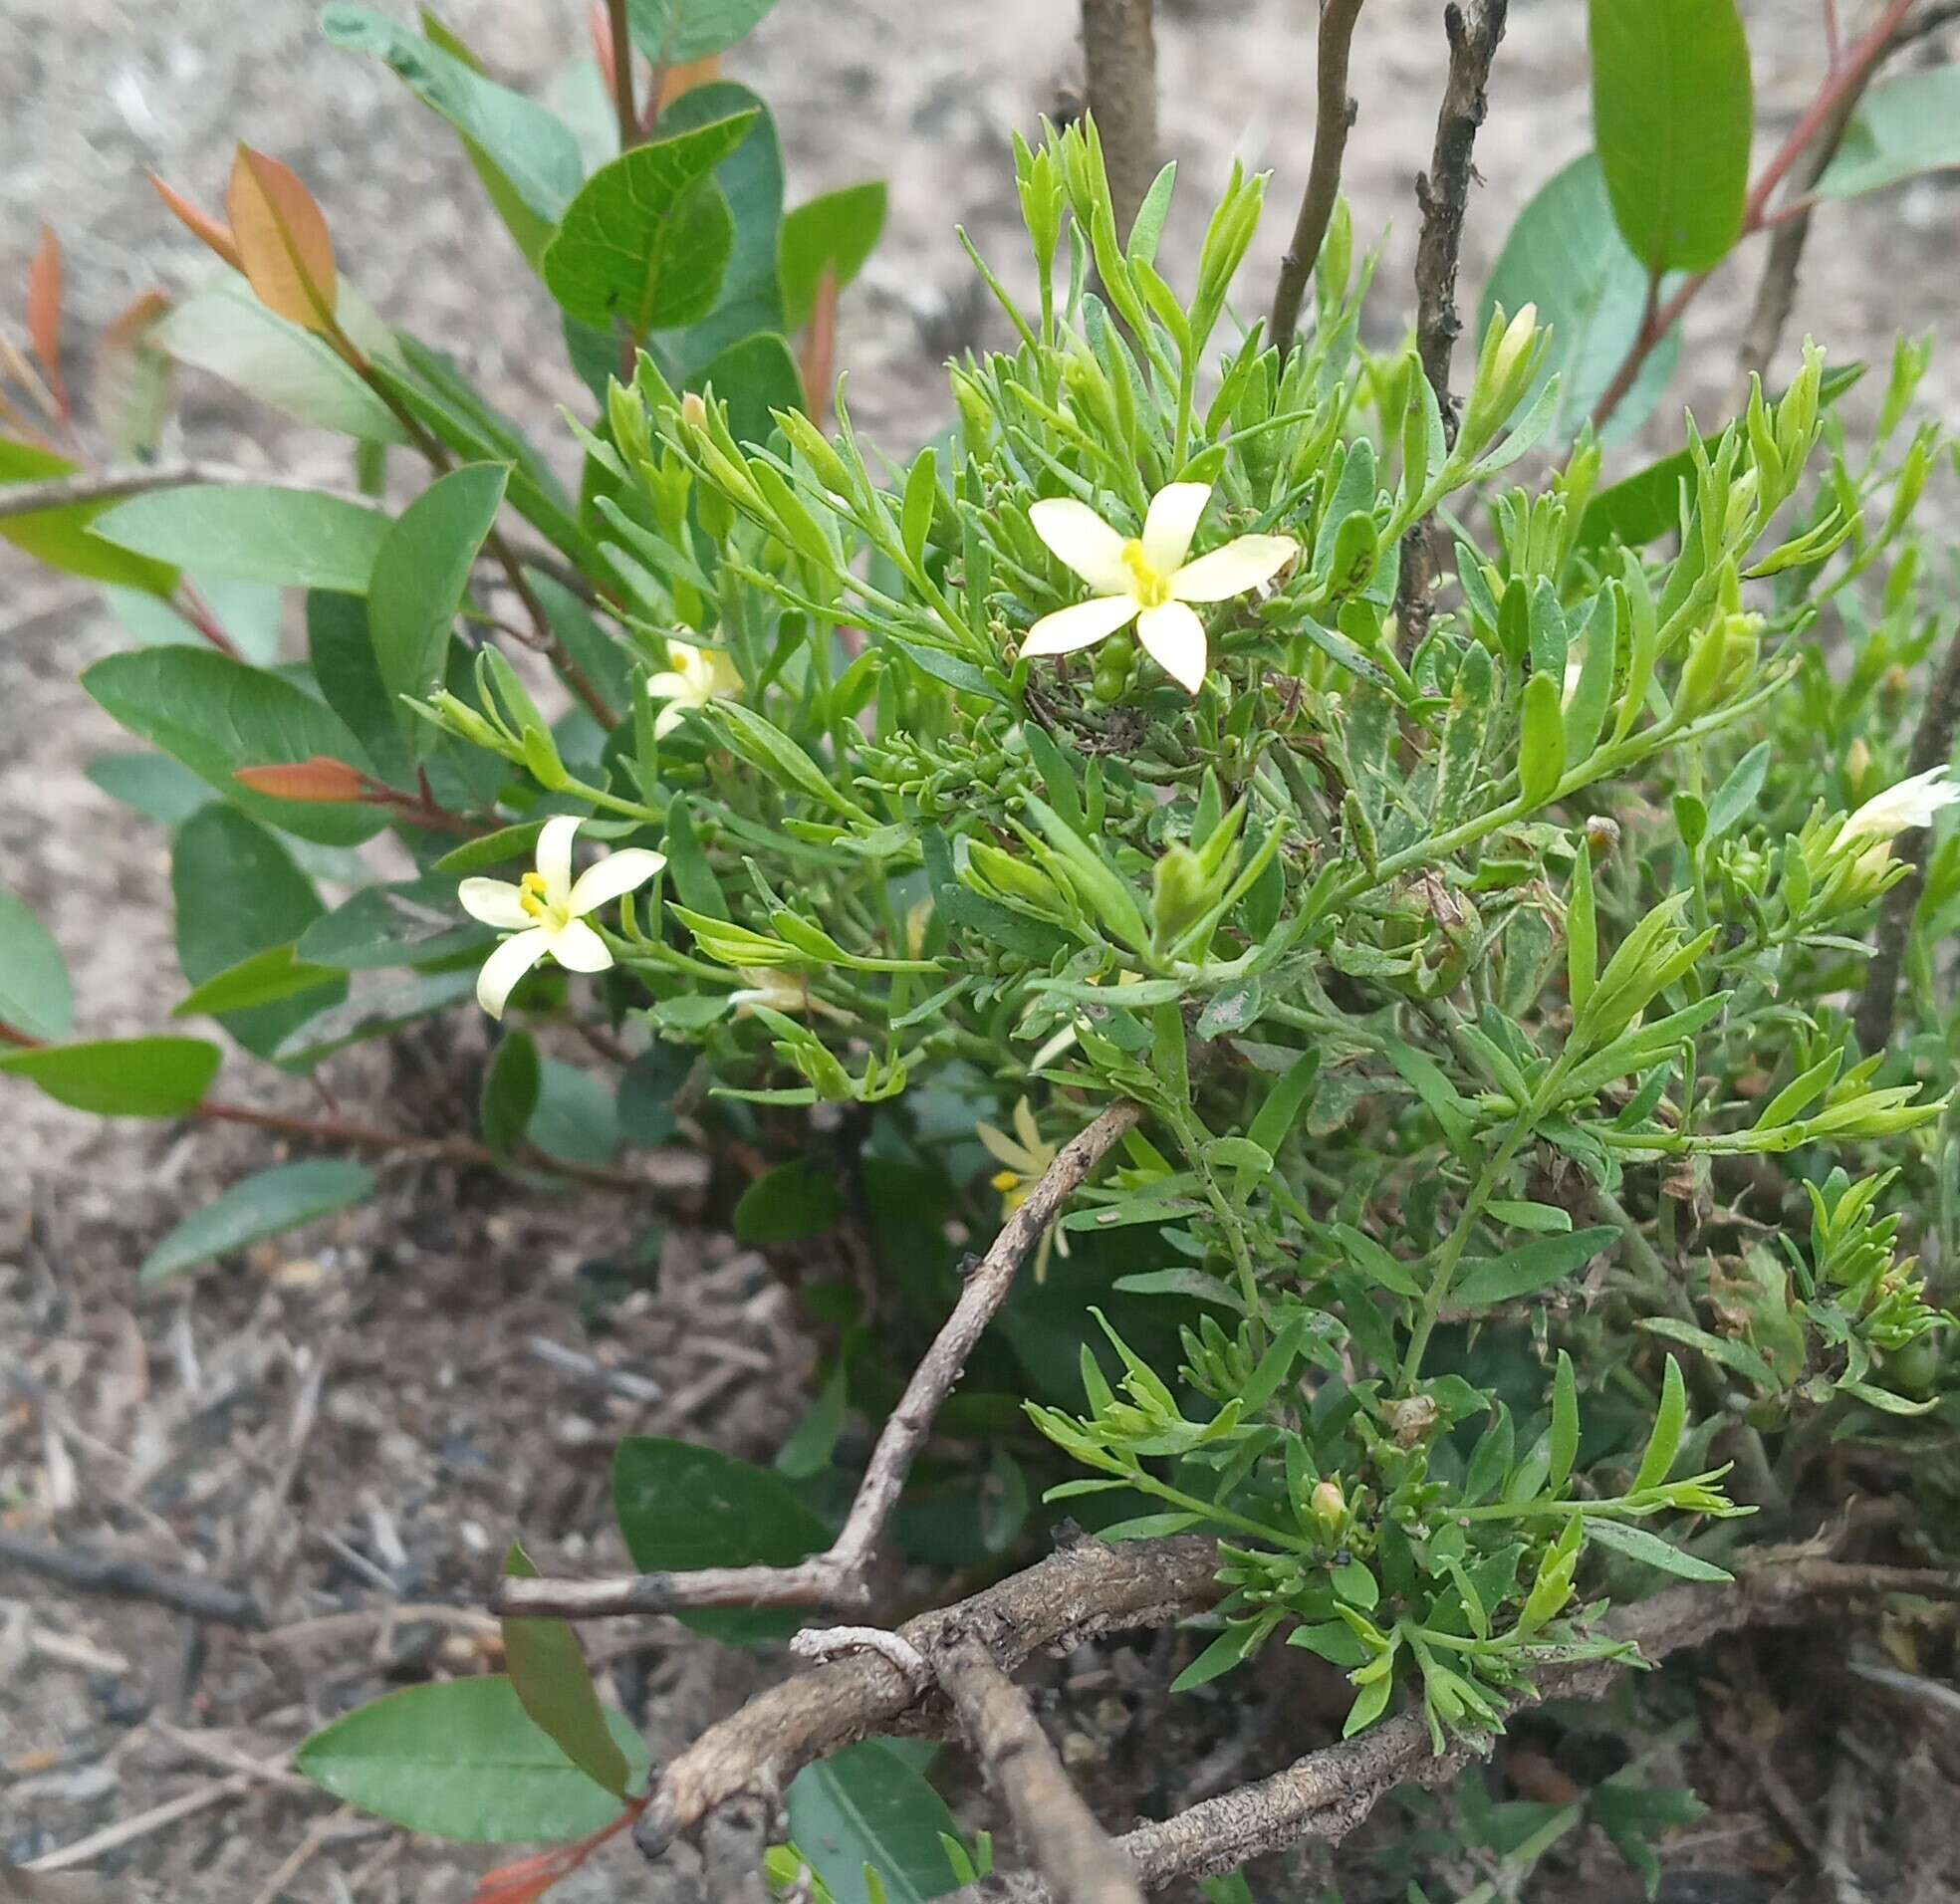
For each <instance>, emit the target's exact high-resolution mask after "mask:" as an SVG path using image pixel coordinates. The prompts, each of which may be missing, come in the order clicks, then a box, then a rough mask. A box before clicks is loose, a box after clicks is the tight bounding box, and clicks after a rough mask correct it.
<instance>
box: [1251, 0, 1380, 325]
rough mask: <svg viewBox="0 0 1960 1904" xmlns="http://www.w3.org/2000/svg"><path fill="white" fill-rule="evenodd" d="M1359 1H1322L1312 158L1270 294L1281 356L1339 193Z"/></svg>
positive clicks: (1297, 317)
mask: <svg viewBox="0 0 1960 1904" xmlns="http://www.w3.org/2000/svg"><path fill="white" fill-rule="evenodd" d="M1360 11H1361V0H1321V34H1320V56H1319V57H1320V70H1319V72H1318V74H1317V76H1316V78H1317V83H1318V98H1319V105H1318V107H1317V109H1316V115H1317V116H1316V118H1315V120H1314V158H1313V162H1312V164H1310V165H1309V167H1308V169H1307V189H1306V191H1305V193H1303V194H1302V196H1301V200H1300V216H1299V218H1297V219H1296V220H1295V221H1294V227H1293V242H1292V243H1291V244H1290V245H1289V246H1288V247H1287V253H1286V256H1285V257H1284V258H1283V259H1281V261H1280V282H1279V285H1278V288H1277V289H1276V290H1275V291H1274V293H1273V323H1272V327H1271V329H1272V337H1271V340H1270V341H1271V343H1272V344H1273V346H1274V347H1275V348H1276V349H1277V350H1278V352H1279V354H1280V356H1281V357H1282V358H1284V357H1286V354H1287V353H1288V352H1289V351H1291V350H1292V349H1293V336H1294V333H1295V332H1296V331H1297V330H1298V329H1299V328H1300V306H1301V301H1302V300H1303V299H1304V298H1305V297H1306V295H1307V280H1308V278H1309V277H1310V276H1311V275H1312V273H1313V270H1314V267H1315V265H1316V264H1318V263H1319V262H1320V256H1321V241H1322V240H1323V239H1325V238H1326V237H1327V228H1328V220H1329V219H1330V218H1332V217H1333V216H1334V206H1335V200H1336V199H1337V198H1339V197H1340V195H1341V159H1342V154H1343V153H1344V152H1346V151H1347V149H1348V127H1349V126H1351V125H1352V124H1353V122H1354V114H1355V112H1356V110H1357V109H1356V107H1355V103H1354V101H1353V100H1352V99H1351V98H1350V97H1349V95H1348V49H1349V47H1350V45H1351V44H1352V42H1353V38H1354V22H1355V20H1356V19H1357V18H1358V17H1359V15H1360Z"/></svg>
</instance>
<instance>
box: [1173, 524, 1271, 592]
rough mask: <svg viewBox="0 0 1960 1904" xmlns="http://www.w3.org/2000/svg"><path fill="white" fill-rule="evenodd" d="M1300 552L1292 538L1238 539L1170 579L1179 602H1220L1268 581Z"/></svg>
mask: <svg viewBox="0 0 1960 1904" xmlns="http://www.w3.org/2000/svg"><path fill="white" fill-rule="evenodd" d="M1299 553H1300V545H1299V544H1298V543H1297V542H1295V541H1294V539H1293V538H1292V537H1291V536H1241V537H1239V539H1238V540H1237V541H1236V542H1228V543H1227V544H1226V545H1225V546H1224V547H1223V548H1222V549H1214V550H1213V551H1212V552H1211V554H1210V555H1208V556H1200V557H1199V558H1198V559H1197V561H1196V562H1187V563H1186V564H1185V565H1184V567H1183V568H1181V569H1180V570H1178V571H1177V573H1176V574H1175V575H1174V576H1172V577H1171V579H1170V593H1171V594H1172V595H1174V596H1176V598H1177V599H1178V600H1179V601H1223V600H1225V599H1227V598H1228V597H1229V596H1231V595H1244V594H1245V593H1246V591H1247V590H1248V589H1256V588H1258V587H1259V585H1260V584H1261V583H1262V582H1270V581H1272V579H1273V578H1274V577H1275V576H1276V575H1278V574H1279V573H1280V571H1281V570H1282V569H1284V568H1285V567H1286V566H1287V564H1288V563H1289V562H1291V561H1292V560H1293V559H1294V557H1295V556H1297V555H1298V554H1299Z"/></svg>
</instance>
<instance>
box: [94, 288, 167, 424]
mask: <svg viewBox="0 0 1960 1904" xmlns="http://www.w3.org/2000/svg"><path fill="white" fill-rule="evenodd" d="M169 308H170V300H169V299H168V298H167V297H165V296H164V294H163V293H162V292H160V291H145V292H144V293H143V294H142V296H141V297H139V298H138V299H137V300H136V301H135V302H134V303H133V304H132V305H130V306H129V308H128V309H127V310H126V311H124V312H123V315H122V316H121V317H120V318H118V319H117V320H116V321H115V323H114V324H112V325H111V326H110V327H109V329H108V330H107V331H105V332H104V333H103V341H102V349H101V350H100V351H99V352H98V353H97V354H96V389H95V398H96V421H97V423H98V425H99V426H100V427H101V429H102V433H103V437H104V439H105V441H106V442H107V443H108V445H109V450H110V453H111V455H113V456H115V457H117V458H119V459H124V458H128V457H133V456H148V455H150V454H152V453H153V452H154V451H155V448H156V442H157V438H158V437H159V436H160V435H161V434H162V431H163V422H164V419H165V417H166V416H167V415H168V414H169V408H170V359H169V358H168V357H165V356H164V355H163V353H162V352H161V351H159V350H158V349H157V348H156V347H155V345H153V344H152V343H151V342H150V341H149V334H150V332H151V331H153V330H154V329H155V328H156V326H157V325H158V324H160V323H161V322H162V320H163V316H164V314H165V313H166V312H167V311H168V310H169Z"/></svg>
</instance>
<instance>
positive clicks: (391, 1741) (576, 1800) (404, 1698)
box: [293, 1674, 646, 1844]
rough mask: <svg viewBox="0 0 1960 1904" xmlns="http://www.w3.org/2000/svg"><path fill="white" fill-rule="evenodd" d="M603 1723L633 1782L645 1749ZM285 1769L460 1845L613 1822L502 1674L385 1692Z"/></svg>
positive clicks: (562, 1836) (616, 1720)
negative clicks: (455, 1840) (630, 1771)
mask: <svg viewBox="0 0 1960 1904" xmlns="http://www.w3.org/2000/svg"><path fill="white" fill-rule="evenodd" d="M607 1724H608V1725H609V1726H610V1727H611V1728H612V1736H613V1738H614V1739H616V1740H617V1741H618V1743H619V1747H620V1749H621V1751H623V1752H624V1753H625V1755H626V1759H627V1763H628V1765H629V1766H630V1767H631V1770H632V1775H633V1779H634V1781H635V1783H636V1782H637V1781H638V1780H639V1779H641V1778H642V1777H643V1776H644V1774H645V1771H646V1748H645V1746H644V1744H643V1743H642V1742H641V1740H640V1737H639V1735H638V1733H637V1732H636V1731H635V1730H634V1729H633V1727H632V1726H631V1725H630V1724H629V1723H628V1722H627V1721H626V1719H625V1718H624V1716H623V1715H621V1714H619V1713H609V1714H608V1715H607ZM293 1763H294V1765H295V1767H296V1768H297V1769H298V1770H299V1771H300V1772H302V1773H304V1774H305V1775H306V1776H307V1777H308V1778H309V1779H311V1780H312V1781H313V1782H314V1784H315V1785H319V1786H321V1787H322V1788H323V1789H324V1790H327V1791H331V1792H332V1793H333V1794H334V1796H335V1797H337V1798H343V1799H345V1800H346V1801H347V1802H348V1803H350V1804H354V1805H359V1806H360V1807H361V1809H362V1810H364V1811H371V1812H373V1813H374V1814H375V1815H376V1816H378V1817H383V1818H387V1819H390V1820H392V1821H393V1822H394V1823H396V1824H400V1825H405V1826H407V1828H408V1829H409V1830H411V1831H425V1832H428V1833H429V1834H430V1835H431V1836H435V1837H444V1838H460V1839H462V1840H463V1841H464V1842H466V1843H473V1844H513V1843H524V1842H527V1841H531V1840H543V1841H545V1842H550V1843H558V1842H563V1841H567V1840H570V1839H573V1838H582V1837H585V1836H587V1835H588V1834H589V1833H591V1832H594V1831H597V1830H599V1829H600V1828H601V1827H602V1826H603V1825H606V1824H608V1823H610V1822H611V1821H612V1819H613V1818H615V1817H616V1816H618V1813H619V1800H618V1799H617V1798H615V1797H614V1796H613V1795H612V1793H611V1792H610V1791H608V1790H606V1789H605V1788H604V1787H603V1786H601V1785H595V1784H594V1783H593V1781H592V1780H591V1779H589V1778H588V1777H587V1776H586V1775H585V1773H583V1772H581V1771H580V1770H579V1768H578V1767H577V1766H575V1765H574V1764H573V1763H572V1761H571V1760H570V1759H568V1758H567V1757H566V1756H565V1754H564V1753H563V1752H562V1751H561V1750H560V1749H559V1747H558V1746H557V1745H556V1744H554V1743H553V1741H552V1739H551V1737H550V1735H549V1734H547V1733H546V1732H544V1731H543V1730H542V1729H541V1728H540V1727H539V1726H538V1724H537V1723H536V1721H534V1720H533V1719H532V1718H531V1717H530V1715H529V1714H528V1713H526V1712H525V1710H524V1706H523V1704H522V1702H521V1701H520V1700H519V1698H518V1696H517V1688H516V1687H515V1686H513V1685H512V1684H511V1682H510V1681H509V1680H508V1679H507V1678H505V1677H504V1676H503V1675H502V1674H495V1675H490V1676H486V1677H484V1678H480V1679H452V1680H447V1681H444V1682H442V1683H440V1684H436V1685H429V1686H408V1687H404V1688H403V1689H402V1690H401V1691H400V1692H397V1693H389V1694H387V1695H385V1696H384V1697H383V1698H380V1699H376V1700H374V1701H372V1702H371V1703H370V1704H368V1705H366V1706H363V1707H360V1708H359V1709H358V1710H356V1711H354V1712H351V1713H349V1714H348V1716H347V1717H346V1718H345V1719H341V1720H337V1721H336V1722H335V1723H334V1724H333V1725H331V1726H329V1727H328V1728H327V1729H326V1730H325V1731H324V1732H317V1733H315V1734H314V1736H313V1737H312V1738H311V1739H309V1740H308V1741H307V1742H306V1743H305V1744H304V1745H303V1746H301V1747H300V1749H299V1751H298V1752H297V1753H295V1754H294V1756H293Z"/></svg>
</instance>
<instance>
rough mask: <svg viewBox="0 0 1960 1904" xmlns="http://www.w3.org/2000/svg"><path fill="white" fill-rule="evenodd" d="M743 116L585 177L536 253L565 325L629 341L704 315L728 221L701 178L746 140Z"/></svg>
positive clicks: (748, 117)
mask: <svg viewBox="0 0 1960 1904" xmlns="http://www.w3.org/2000/svg"><path fill="white" fill-rule="evenodd" d="M754 123H755V116H754V115H753V114H741V115H737V116H736V117H735V118H733V119H717V120H716V121H714V122H713V123H712V124H708V125H703V126H699V127H697V128H696V129H694V130H693V131H690V132H682V133H679V134H677V135H676V136H675V137H673V138H663V139H655V140H653V141H652V142H651V143H649V144H645V145H636V146H634V147H633V149H632V150H631V151H629V152H622V153H621V154H620V155H619V156H618V157H617V158H615V159H614V160H612V163H611V164H610V165H604V166H602V167H601V168H600V169H599V170H598V171H597V172H595V173H594V174H593V175H592V177H591V178H589V179H588V180H587V181H586V183H585V185H584V187H583V188H582V189H581V190H580V192H579V195H578V197H576V198H575V199H573V201H572V203H571V206H570V207H569V209H568V210H567V211H566V214H565V220H564V222H563V223H562V224H561V225H560V226H559V228H558V235H557V236H556V237H555V238H553V240H552V241H551V243H550V244H549V245H548V246H547V247H546V248H545V261H544V277H545V283H546V285H547V286H548V287H549V288H550V290H551V294H552V296H553V297H555V298H556V299H557V300H558V302H559V304H560V305H561V306H562V307H563V308H564V309H565V311H566V312H567V313H569V314H570V315H571V316H572V317H574V318H576V319H577V320H578V321H579V322H580V323H581V324H588V325H591V326H593V327H594V328H595V329H597V330H600V331H606V330H610V329H611V327H612V324H613V322H614V320H619V321H622V322H623V323H624V324H625V326H626V328H627V330H628V331H629V332H630V333H631V334H632V335H633V336H634V337H635V338H644V337H645V336H646V334H647V333H648V332H649V331H655V330H667V329H669V328H672V327H674V326H678V325H685V324H694V323H697V322H698V321H699V320H700V319H702V318H704V317H706V316H707V314H708V313H709V312H710V311H711V310H713V309H714V303H715V299H716V297H717V296H718V295H719V293H720V290H721V280H722V274H723V273H724V271H725V270H726V269H727V266H728V259H729V254H730V253H731V252H732V251H733V249H734V245H735V222H734V219H733V217H732V215H731V214H730V212H729V209H728V201H727V200H726V199H725V198H724V197H723V196H722V194H721V191H720V189H719V187H717V186H716V185H715V184H714V183H713V182H712V180H711V179H710V178H709V176H708V174H709V173H710V172H712V171H713V170H714V168H715V167H716V166H717V165H719V164H720V163H721V161H722V160H723V159H724V158H726V157H727V156H728V154H729V153H730V152H732V151H733V150H734V149H735V148H736V146H738V145H739V144H740V143H741V142H742V140H743V139H744V138H746V137H747V136H748V133H749V130H750V128H751V127H752V126H753V125H754Z"/></svg>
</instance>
